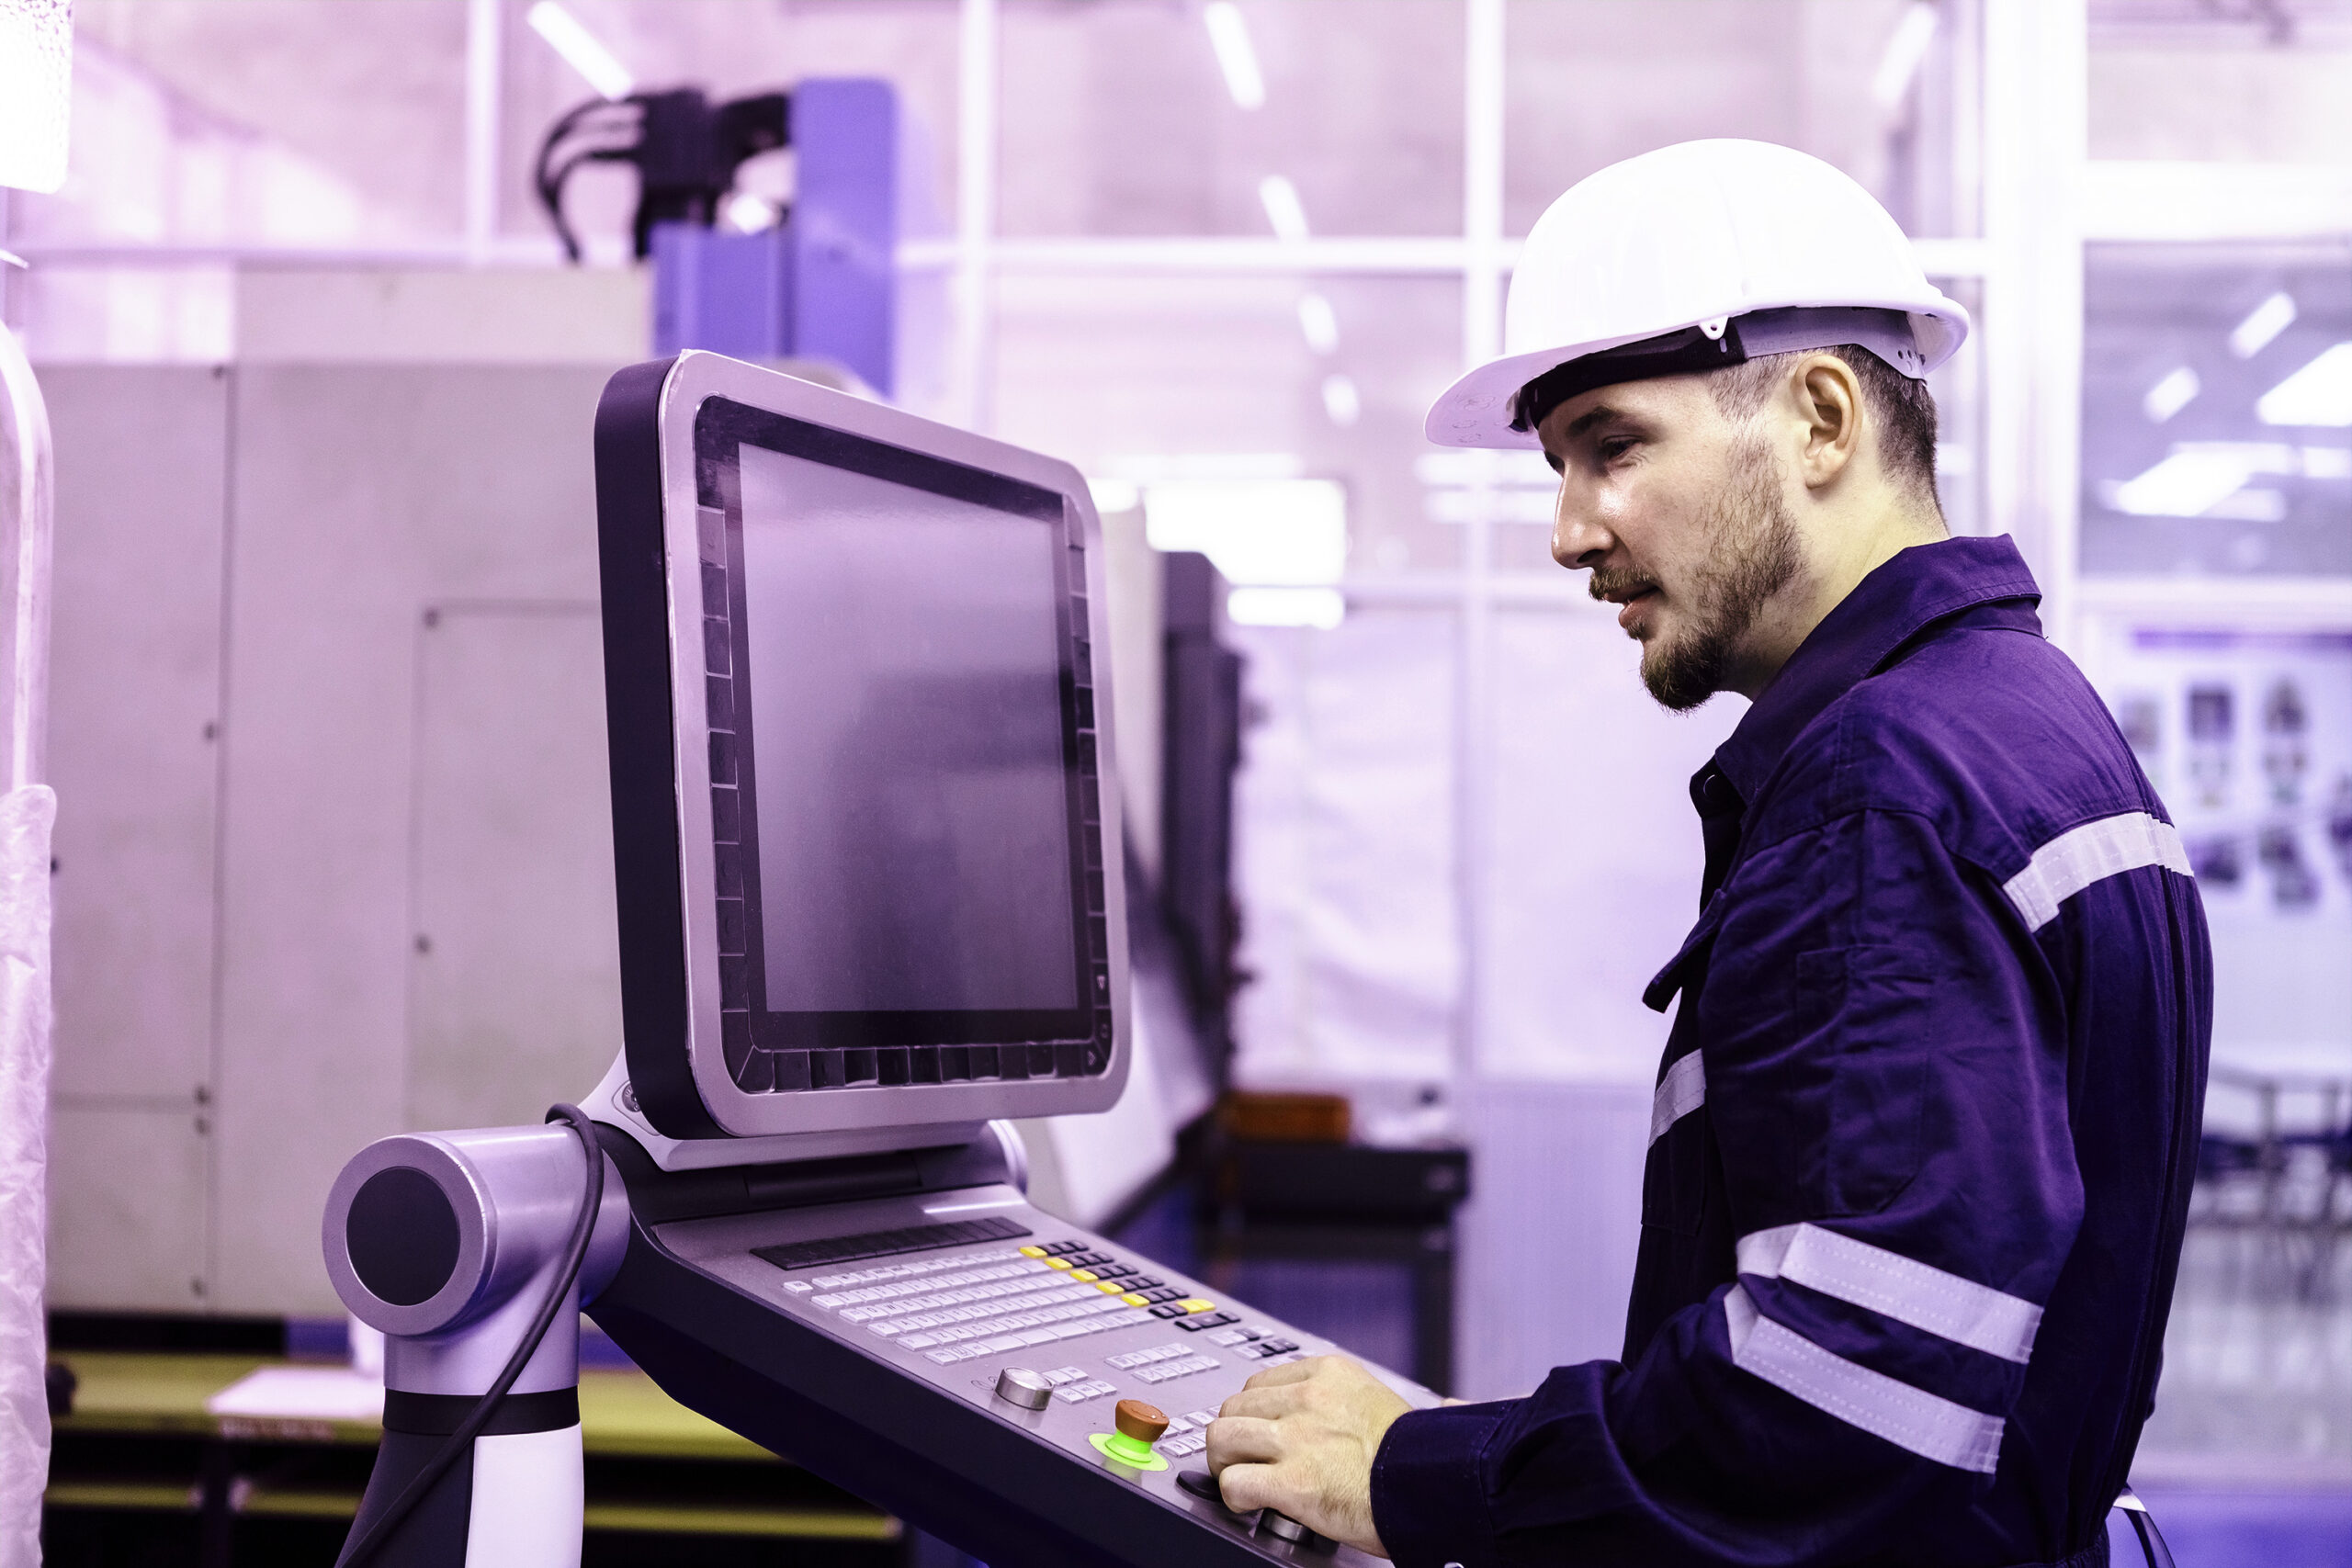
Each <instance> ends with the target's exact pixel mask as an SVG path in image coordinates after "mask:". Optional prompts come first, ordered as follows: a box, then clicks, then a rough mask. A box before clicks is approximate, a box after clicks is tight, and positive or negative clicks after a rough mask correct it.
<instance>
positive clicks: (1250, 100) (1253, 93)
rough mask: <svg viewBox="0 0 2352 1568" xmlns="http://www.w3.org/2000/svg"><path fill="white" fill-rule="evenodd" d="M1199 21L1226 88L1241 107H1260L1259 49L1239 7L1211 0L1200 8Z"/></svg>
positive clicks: (1262, 95)
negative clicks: (1205, 27)
mask: <svg viewBox="0 0 2352 1568" xmlns="http://www.w3.org/2000/svg"><path fill="white" fill-rule="evenodd" d="M1201 20H1203V21H1204V22H1206V23H1207V24H1208V28H1209V47H1210V48H1211V49H1214V50H1216V68H1217V69H1218V70H1219V71H1222V72H1224V73H1225V90H1226V91H1227V92H1228V93H1230V94H1232V95H1233V101H1234V103H1235V104H1236V105H1238V107H1242V108H1245V109H1254V108H1262V107H1264V106H1265V102H1266V78H1265V74H1264V73H1262V72H1261V71H1260V70H1259V69H1258V51H1256V50H1254V49H1252V48H1251V47H1250V28H1249V27H1248V25H1247V24H1246V23H1244V22H1243V21H1242V19H1241V7H1240V6H1236V5H1234V4H1233V0H1211V3H1210V4H1209V5H1207V6H1203V7H1202V8H1201Z"/></svg>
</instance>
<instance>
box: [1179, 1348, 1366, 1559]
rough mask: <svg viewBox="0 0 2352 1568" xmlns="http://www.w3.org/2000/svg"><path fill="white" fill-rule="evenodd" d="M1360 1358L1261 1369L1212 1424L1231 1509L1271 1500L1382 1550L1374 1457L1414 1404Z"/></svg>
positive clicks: (1216, 1461) (1329, 1532)
mask: <svg viewBox="0 0 2352 1568" xmlns="http://www.w3.org/2000/svg"><path fill="white" fill-rule="evenodd" d="M1411 1408H1412V1406H1411V1405H1409V1404H1406V1403H1405V1402H1404V1401H1403V1400H1402V1399H1400V1398H1398V1397H1397V1394H1396V1393H1395V1391H1394V1390H1392V1389H1390V1388H1389V1387H1388V1385H1387V1384H1385V1383H1384V1382H1381V1381H1380V1380H1379V1379H1377V1378H1375V1377H1374V1376H1373V1375H1372V1374H1371V1373H1370V1372H1367V1371H1364V1370H1363V1368H1362V1367H1361V1366H1358V1365H1357V1364H1356V1363H1355V1362H1353V1361H1351V1360H1348V1359H1345V1358H1344V1357H1340V1356H1317V1357H1315V1358H1313V1359H1309V1360H1305V1361H1293V1362H1291V1363H1290V1364H1289V1365H1287V1366H1281V1367H1275V1368H1273V1369H1272V1370H1271V1371H1262V1372H1260V1373H1259V1374H1258V1375H1257V1376H1256V1377H1254V1378H1251V1379H1250V1381H1249V1382H1247V1383H1244V1384H1243V1385H1242V1388H1241V1392H1240V1393H1237V1394H1235V1395H1234V1396H1233V1397H1232V1398H1231V1399H1228V1400H1227V1401H1226V1402H1225V1404H1224V1406H1223V1408H1221V1409H1220V1410H1219V1411H1218V1412H1217V1418H1216V1421H1215V1422H1213V1423H1212V1424H1211V1425H1210V1427H1209V1450H1208V1459H1209V1469H1210V1471H1211V1472H1214V1473H1215V1474H1216V1478H1217V1484H1218V1487H1219V1489H1220V1490H1221V1491H1223V1493H1224V1494H1225V1504H1226V1506H1227V1507H1228V1508H1232V1509H1235V1510H1237V1511H1239V1512H1245V1513H1246V1512H1247V1511H1249V1510H1250V1509H1252V1508H1272V1509H1274V1510H1275V1511H1276V1512H1278V1513H1283V1514H1287V1515H1289V1516H1290V1517H1292V1518H1294V1519H1296V1520H1297V1521H1298V1522H1299V1523H1300V1524H1303V1525H1305V1526H1306V1528H1307V1529H1311V1530H1314V1531H1316V1532H1317V1534H1320V1535H1326V1536H1329V1537H1330V1538H1331V1539H1332V1540H1338V1541H1344V1542H1346V1543H1347V1544H1348V1545H1350V1546H1352V1547H1357V1548H1359V1549H1361V1550H1363V1551H1369V1552H1373V1553H1374V1554H1375V1555H1377V1556H1381V1557H1385V1556H1387V1555H1388V1552H1387V1551H1386V1550H1385V1548H1383V1547H1382V1546H1381V1544H1380V1537H1379V1536H1378V1535H1376V1534H1375V1533H1374V1531H1373V1528H1372V1461H1373V1456H1374V1455H1375V1454H1377V1453H1378V1452H1379V1451H1380V1439H1381V1438H1384V1437H1385V1436H1386V1435H1387V1433H1388V1427H1389V1425H1390V1424H1391V1423H1392V1422H1394V1421H1395V1420H1396V1419H1397V1417H1398V1416H1402V1415H1404V1414H1405V1412H1406V1411H1408V1410H1410V1409H1411Z"/></svg>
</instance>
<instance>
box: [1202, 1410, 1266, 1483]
mask: <svg viewBox="0 0 2352 1568" xmlns="http://www.w3.org/2000/svg"><path fill="white" fill-rule="evenodd" d="M1282 1451H1283V1450H1282V1437H1281V1435H1280V1433H1278V1432H1277V1431H1276V1430H1275V1427H1274V1424H1273V1423H1272V1421H1264V1420H1260V1419H1259V1418H1257V1417H1256V1416H1218V1417H1217V1418H1216V1420H1214V1421H1212V1422H1210V1423H1209V1446H1208V1461H1209V1469H1210V1470H1212V1471H1219V1470H1223V1469H1224V1468H1225V1467H1226V1466H1227V1465H1229V1464H1272V1463H1273V1462H1274V1461H1276V1460H1278V1459H1280V1458H1282Z"/></svg>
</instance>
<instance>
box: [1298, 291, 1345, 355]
mask: <svg viewBox="0 0 2352 1568" xmlns="http://www.w3.org/2000/svg"><path fill="white" fill-rule="evenodd" d="M1298 330H1299V331H1300V332H1301V333H1305V334H1306V346H1307V347H1309V348H1311V349H1313V350H1314V351H1315V352H1316V353H1317V354H1329V353H1330V352H1332V351H1333V350H1334V349H1336V348H1338V347H1339V346H1340V317H1339V313H1338V312H1337V311H1335V310H1332V309H1331V301H1329V299H1324V298H1323V296H1321V295H1320V294H1302V295H1300V296H1299V298H1298Z"/></svg>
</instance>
